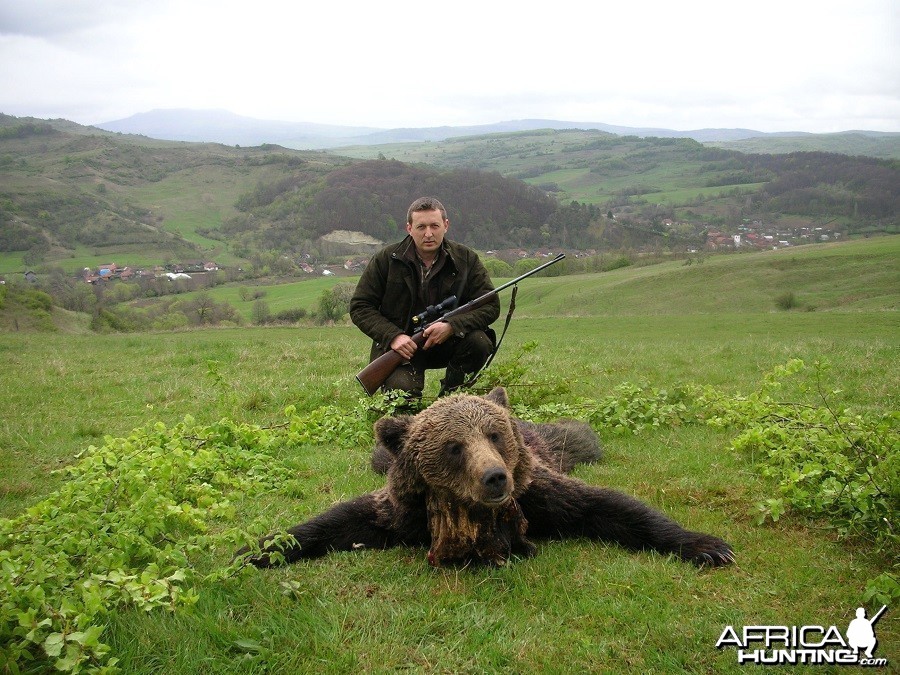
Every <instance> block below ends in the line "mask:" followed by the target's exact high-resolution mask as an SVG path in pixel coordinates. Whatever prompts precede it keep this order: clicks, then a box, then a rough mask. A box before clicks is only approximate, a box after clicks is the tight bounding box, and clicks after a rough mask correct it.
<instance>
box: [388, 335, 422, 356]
mask: <svg viewBox="0 0 900 675" xmlns="http://www.w3.org/2000/svg"><path fill="white" fill-rule="evenodd" d="M391 349H393V350H394V351H395V352H397V353H398V354H399V355H400V356H402V357H403V358H404V359H406V360H407V361H409V360H410V359H411V358H412V357H413V354H415V353H416V349H418V347H417V346H416V343H415V342H413V339H412V338H411V337H409V335H407V334H406V333H400V335H398V336H397V337H395V338H394V339H393V340H391Z"/></svg>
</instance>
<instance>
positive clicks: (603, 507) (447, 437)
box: [238, 388, 734, 567]
mask: <svg viewBox="0 0 900 675" xmlns="http://www.w3.org/2000/svg"><path fill="white" fill-rule="evenodd" d="M586 428H587V427H586V425H583V424H581V423H577V422H565V423H561V424H559V425H532V424H529V423H526V422H521V421H517V420H515V419H514V418H513V417H512V416H511V415H510V411H509V403H508V399H507V396H506V391H505V390H503V389H502V388H498V389H495V390H494V391H492V392H491V393H490V394H488V395H487V396H486V397H484V398H481V397H477V396H471V395H466V394H458V395H454V396H449V397H446V398H442V399H439V400H438V401H436V402H435V403H434V404H432V405H431V406H429V407H428V408H426V409H425V410H423V411H422V412H420V413H419V414H417V415H415V416H409V417H387V418H383V419H380V420H378V422H376V423H375V435H376V439H377V443H378V446H377V447H376V453H375V454H376V458H377V457H378V456H379V455H380V459H379V460H378V462H377V463H376V464H377V466H379V467H381V468H387V485H386V486H385V487H384V488H382V489H380V490H376V491H375V492H371V493H369V494H366V495H362V496H361V497H357V498H355V499H352V500H349V501H345V502H341V503H339V504H337V505H335V506H333V507H332V508H331V509H329V510H328V511H325V512H324V513H322V514H320V515H318V516H316V517H314V518H312V519H311V520H308V521H307V522H305V523H301V524H299V525H295V526H294V527H292V528H290V529H289V530H287V533H286V535H274V536H269V537H266V538H265V539H262V540H261V541H260V548H259V550H250V549H249V548H246V547H245V548H244V549H242V550H241V551H239V552H238V555H239V556H242V557H243V558H244V559H245V560H247V561H248V562H250V563H252V564H254V565H256V566H258V567H267V566H270V565H272V564H276V563H279V562H294V561H296V560H300V559H302V558H315V557H319V556H322V555H325V554H326V553H329V552H331V551H349V550H354V549H358V548H363V547H365V548H379V549H383V548H388V547H392V546H400V545H409V546H428V547H429V551H428V560H429V562H430V563H431V564H432V565H436V566H439V565H444V564H450V563H458V564H468V563H484V564H489V565H502V564H504V563H505V562H507V561H508V560H509V558H510V557H511V556H513V555H519V556H530V555H532V554H533V553H534V552H535V547H534V545H533V544H532V543H531V542H530V541H529V540H528V538H526V534H527V535H528V536H533V537H549V538H565V537H591V538H594V539H599V540H603V541H610V542H616V543H618V544H620V545H622V546H624V547H626V548H628V549H632V550H640V549H652V550H656V551H659V552H661V553H674V554H675V555H677V556H679V557H680V558H681V559H683V560H686V561H690V562H693V563H694V564H696V565H711V566H718V565H727V564H729V563H731V562H733V561H734V553H733V551H732V549H731V546H729V545H728V544H727V543H726V542H724V541H723V540H721V539H719V538H718V537H714V536H712V535H709V534H703V533H700V532H691V531H689V530H686V529H684V528H683V527H681V526H680V525H679V524H678V523H676V522H675V521H673V520H671V519H670V518H668V517H666V516H664V515H663V514H661V513H659V512H658V511H655V510H654V509H652V508H650V507H649V506H647V505H645V504H643V503H642V502H640V501H638V500H636V499H634V498H632V497H629V496H628V495H625V494H623V493H621V492H617V491H615V490H611V489H608V488H600V487H595V486H592V485H588V484H587V483H584V482H583V481H580V480H577V479H575V478H572V477H570V476H566V475H565V474H564V473H563V472H562V471H561V470H560V469H565V470H568V469H571V466H572V464H573V462H577V461H584V460H585V459H590V458H591V457H596V456H597V452H598V446H597V444H596V437H595V436H594V435H593V432H592V431H591V432H590V437H589V436H588V435H587V434H585V429H586ZM573 439H574V440H573ZM592 439H593V440H592ZM592 448H593V449H592Z"/></svg>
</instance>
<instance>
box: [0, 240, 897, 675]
mask: <svg viewBox="0 0 900 675" xmlns="http://www.w3.org/2000/svg"><path fill="white" fill-rule="evenodd" d="M897 246H898V241H897V238H893V239H884V240H872V241H867V242H860V243H854V244H846V245H842V246H828V247H824V246H823V247H814V248H810V249H803V250H801V249H797V250H794V251H779V252H773V253H768V254H754V255H747V256H729V257H723V258H715V259H710V260H708V261H706V262H705V263H703V264H702V265H696V264H695V265H692V266H690V267H686V266H684V265H683V264H681V263H677V264H676V263H672V264H666V265H661V266H653V267H647V268H636V269H622V270H616V271H614V272H610V273H605V274H601V275H595V276H594V275H590V276H583V277H566V276H563V277H557V278H545V279H538V278H535V279H533V280H530V281H529V282H526V284H523V286H522V289H521V292H520V293H519V298H518V300H517V302H518V304H519V309H518V310H517V318H516V319H515V320H514V322H513V326H512V328H511V331H510V335H509V336H508V338H507V342H506V343H505V344H504V347H503V350H502V351H501V353H500V354H499V355H498V357H497V363H498V365H499V366H500V367H502V366H504V364H507V365H508V364H509V362H510V361H511V360H512V359H514V358H516V357H517V356H520V355H521V354H522V353H523V352H522V349H521V348H522V346H523V345H525V344H526V343H529V342H532V341H534V342H536V343H537V346H536V347H535V348H534V350H533V351H529V352H527V353H525V354H524V356H521V358H522V363H523V364H524V365H526V366H527V369H528V370H527V372H528V376H527V377H528V378H529V379H530V380H532V381H533V382H534V383H536V384H532V385H531V387H529V389H533V388H534V387H536V386H539V385H543V384H556V385H557V386H559V387H561V389H562V390H563V391H564V392H565V393H563V394H560V396H561V397H563V399H564V401H561V402H575V401H577V400H578V399H580V398H583V397H588V398H601V397H603V396H605V395H607V394H609V393H610V392H612V391H613V390H614V389H615V388H616V387H617V386H618V385H620V384H622V383H624V382H632V383H647V384H648V385H651V386H653V387H659V388H672V387H675V386H676V385H678V384H683V383H689V382H692V383H697V384H708V385H712V386H715V387H717V388H720V389H721V390H724V391H727V392H732V393H744V394H747V393H750V392H752V391H755V390H756V389H757V388H758V387H759V385H760V382H761V380H762V378H763V376H764V374H765V373H766V372H768V371H770V370H772V369H773V368H775V367H777V366H778V365H781V364H784V363H786V362H787V361H788V360H789V359H792V358H800V359H803V360H805V361H806V362H808V363H812V362H813V361H814V360H819V359H821V360H827V361H829V362H830V363H831V370H830V372H829V373H828V374H827V378H828V381H827V382H826V383H825V385H826V389H827V390H829V391H831V390H839V391H838V392H836V393H833V394H830V397H831V404H832V405H834V406H836V407H845V406H846V407H850V408H853V409H855V410H861V411H876V412H888V411H896V410H898V408H900V405H898V403H900V400H898V396H900V365H898V364H900V331H898V328H900V320H898V316H897V300H898V294H900V283H898V278H897V272H896V265H895V264H893V265H892V264H891V262H892V261H896V259H897ZM531 281H533V282H534V283H531ZM305 283H309V284H311V285H312V284H313V283H314V282H305ZM296 286H297V288H295V289H290V290H291V292H292V293H300V292H301V290H302V287H303V284H298V285H296ZM781 289H786V290H793V291H794V292H796V293H797V295H798V297H799V298H800V301H801V308H800V310H799V311H798V310H794V311H777V310H776V308H775V306H774V304H773V292H775V291H780V290H781ZM216 290H217V291H218V290H219V289H216ZM285 290H287V289H285ZM319 290H321V289H319ZM270 293H271V297H270V299H271V301H272V302H273V304H274V303H275V300H276V296H275V290H274V289H272V290H270ZM813 306H815V307H814V309H815V311H803V310H804V309H813ZM0 352H2V358H3V360H4V364H5V365H4V368H2V369H0V448H2V455H0V457H2V459H0V515H4V516H7V517H10V516H13V515H15V514H17V513H19V512H21V511H22V510H23V509H25V508H26V507H27V506H29V505H31V504H34V503H36V502H37V501H39V500H40V499H41V498H43V497H45V496H47V495H50V494H52V493H53V491H54V490H56V489H58V488H59V487H60V486H61V484H62V478H61V477H60V476H59V475H58V474H55V473H52V471H53V469H57V468H60V467H63V466H66V465H69V464H70V463H72V462H73V458H74V456H75V454H76V453H78V452H79V451H80V450H82V449H84V448H86V447H87V446H88V445H102V444H103V443H104V437H105V436H126V435H128V434H129V433H130V432H131V430H133V429H135V428H136V427H144V426H147V425H152V424H153V423H155V422H157V421H160V422H163V423H165V424H167V425H173V424H175V423H177V422H178V421H179V420H181V419H182V418H183V417H184V416H185V415H186V414H190V415H191V416H192V417H194V418H195V419H196V420H197V422H198V423H200V424H213V423H215V422H216V421H217V420H220V419H222V418H229V419H234V420H238V421H246V422H251V423H255V424H260V425H278V424H281V423H283V422H284V421H285V415H284V412H283V410H284V408H285V407H286V406H289V405H292V406H296V408H297V409H298V410H313V409H315V408H318V407H320V406H323V405H326V404H328V405H335V406H338V407H339V408H345V409H346V410H348V411H352V410H358V401H359V398H360V396H361V390H360V389H359V388H358V385H357V383H356V382H355V381H354V379H353V375H354V374H355V373H356V372H357V371H358V370H359V368H361V367H362V366H363V365H364V359H365V355H366V354H367V353H368V341H367V339H366V338H365V337H364V336H362V335H361V334H360V333H359V332H358V331H357V330H356V329H355V328H353V327H352V326H349V325H341V326H334V327H295V328H241V329H222V330H204V331H187V332H177V333H151V334H140V335H117V334H112V335H62V334H40V335H38V334H12V333H6V334H2V335H0ZM808 384H810V383H809V381H802V380H800V381H796V382H789V383H788V384H787V385H786V386H785V388H784V389H783V390H782V391H781V392H780V393H781V395H782V396H783V397H784V398H785V400H790V401H797V402H801V403H810V404H816V402H817V401H818V395H817V394H816V392H815V389H814V387H813V388H811V389H810V388H808V387H806V386H805V385H808ZM435 390H436V385H435V383H434V382H431V383H430V385H429V392H428V393H430V394H433V393H434V391H435ZM510 395H511V398H512V399H513V402H515V401H516V399H517V398H519V399H521V398H523V397H525V396H527V392H526V391H523V390H522V389H519V388H518V387H516V386H512V387H510ZM598 431H599V433H600V435H601V437H602V439H603V443H604V446H605V458H604V460H603V461H602V462H600V463H599V464H597V465H594V466H589V467H580V468H579V469H578V470H577V472H576V475H578V476H579V477H580V478H582V479H584V480H586V481H588V482H590V483H594V484H602V485H611V486H614V487H616V488H618V489H621V490H623V491H625V492H627V493H629V494H633V495H635V496H637V497H639V498H641V499H643V500H646V501H648V502H650V503H652V504H654V505H655V506H657V507H658V508H660V509H662V510H664V511H666V512H667V513H669V514H670V515H672V516H673V517H675V518H676V519H678V520H679V521H680V522H682V523H683V524H685V525H686V526H687V527H689V528H692V529H698V530H704V531H708V532H712V533H715V534H718V535H720V536H722V537H723V538H725V539H727V540H728V541H729V542H731V543H732V544H733V545H734V548H735V551H736V553H737V564H736V565H734V566H732V567H730V568H725V569H717V570H698V569H695V568H693V567H690V566H688V565H685V564H683V563H681V562H678V561H677V560H674V559H670V558H668V557H665V556H660V555H657V554H652V553H640V554H634V553H629V552H626V551H624V550H622V549H620V548H618V547H615V546H606V545H601V544H597V543H593V542H588V541H569V542H539V551H538V555H537V556H536V557H535V558H533V559H530V560H524V561H516V562H515V563H513V564H511V565H509V566H507V567H505V568H502V569H499V570H452V569H440V570H435V569H432V568H430V567H429V566H428V565H427V563H426V561H425V551H424V550H419V549H397V550H391V551H386V552H380V551H359V552H355V553H352V554H336V555H332V556H330V557H328V558H325V559H322V560H317V561H311V562H304V563H300V564H297V565H293V566H289V567H286V568H282V569H276V570H270V571H264V572H252V573H250V574H249V575H246V576H239V577H237V578H235V579H231V580H228V581H221V580H219V581H215V582H213V581H203V575H204V574H205V573H207V572H209V571H211V570H215V569H217V568H219V567H221V566H222V565H224V564H225V563H227V561H228V559H229V556H230V553H231V551H230V550H225V549H217V550H213V551H209V552H207V553H206V554H204V555H203V556H201V557H200V558H199V559H198V560H197V561H196V562H195V565H196V567H197V569H196V571H197V572H199V576H198V580H197V581H196V590H197V591H198V592H199V596H200V597H199V601H198V602H197V604H196V605H195V606H194V607H193V608H191V609H189V610H179V611H177V612H175V613H171V612H166V611H164V610H154V611H152V612H145V611H143V610H141V609H137V608H133V609H121V610H116V611H114V612H113V613H112V614H111V615H110V617H109V621H108V624H107V627H106V629H105V631H104V633H103V640H104V641H105V642H108V643H109V644H110V645H111V646H112V650H113V654H114V655H115V656H116V657H117V658H118V659H119V666H120V667H121V668H122V671H123V672H126V673H195V672H201V671H202V672H209V673H262V672H278V673H288V672H290V673H295V672H317V673H318V672H335V673H337V672H348V671H361V672H388V671H396V670H408V671H412V672H454V673H458V672H471V673H475V672H478V673H481V672H496V673H523V672H539V671H546V672H566V673H568V672H572V673H576V672H577V673H580V672H610V673H611V672H629V673H654V672H657V673H719V672H733V673H738V672H745V671H746V670H747V666H739V665H738V664H737V662H736V656H735V652H734V650H733V649H724V650H717V649H716V648H715V643H716V641H717V639H718V638H719V635H720V634H721V632H722V630H723V628H724V627H725V626H727V625H733V626H735V627H736V628H738V629H739V628H740V627H741V626H749V625H788V626H791V625H798V626H800V625H805V624H815V625H823V626H830V625H832V624H833V625H836V626H837V627H838V628H839V629H840V630H841V631H843V630H845V629H846V626H847V624H848V623H849V621H850V619H852V618H853V615H854V611H855V608H856V607H857V606H859V605H860V603H861V602H862V599H861V598H862V592H863V588H864V586H865V582H866V580H867V579H870V578H872V577H873V576H875V575H877V574H878V573H880V572H881V571H883V570H885V569H886V568H887V567H888V566H889V565H890V563H891V562H892V561H889V560H885V559H884V558H883V557H881V556H879V555H877V554H875V553H874V552H872V551H871V550H870V549H869V548H868V547H867V546H866V545H865V544H863V543H862V542H853V541H849V542H848V541H843V540H838V539H837V538H836V537H835V536H834V535H833V534H832V533H831V532H830V531H829V530H828V529H827V528H825V527H824V526H823V523H820V522H817V521H808V520H805V519H803V518H802V517H800V516H797V515H791V514H788V515H786V516H784V517H782V518H781V519H780V520H779V521H778V522H777V523H772V522H768V523H767V524H765V525H758V524H756V522H755V520H754V517H753V513H754V504H755V503H756V502H758V501H760V500H761V499H764V498H765V497H767V496H769V495H770V494H771V493H772V485H771V484H770V483H769V482H768V481H767V480H766V479H765V478H763V477H761V476H760V474H759V473H758V472H757V471H756V469H755V468H754V466H753V464H752V462H751V460H750V458H749V457H746V456H744V455H742V454H741V453H738V452H736V451H735V450H733V449H732V447H731V441H732V439H733V436H734V431H733V430H721V429H715V428H711V427H708V426H704V425H700V424H684V425H681V426H663V427H660V428H658V429H647V430H643V431H641V432H639V433H637V434H621V433H616V432H614V431H612V430H610V429H603V428H601V429H598ZM370 450H371V440H365V441H363V442H360V443H356V444H350V445H344V444H341V445H329V444H324V445H318V444H298V445H296V446H295V447H291V448H287V449H285V450H284V454H285V457H284V459H286V460H288V461H290V462H291V464H292V466H294V467H296V471H297V477H296V482H297V485H295V486H294V487H293V488H292V489H291V490H290V491H289V493H288V494H277V493H276V494H269V495H265V496H263V497H261V498H253V499H246V500H243V501H240V502H238V503H237V504H236V505H235V506H236V509H237V519H238V521H239V522H245V523H253V524H254V525H255V526H256V527H260V528H263V529H262V532H265V531H269V530H273V529H276V528H280V527H283V526H286V525H290V524H293V523H296V522H299V521H300V520H302V519H304V518H306V517H309V516H310V515H312V514H315V513H317V512H319V511H321V510H322V509H324V508H326V507H328V506H329V505H331V504H333V503H334V502H336V501H339V500H342V499H345V498H347V497H350V496H353V495H356V494H360V493H362V492H364V491H368V490H371V489H374V488H376V487H378V486H380V485H381V484H382V482H383V479H382V478H381V477H379V476H377V475H375V474H374V473H372V472H371V471H370V470H369V469H368V456H369V452H370ZM895 450H896V449H895ZM872 609H873V608H871V607H870V610H872ZM874 609H877V607H876V608H874ZM894 609H895V608H890V609H889V611H888V612H887V614H885V615H884V617H883V618H882V619H881V621H880V622H879V623H878V630H877V633H878V637H879V648H878V651H877V652H876V655H877V656H879V657H884V658H887V659H888V660H889V663H890V666H889V668H888V669H887V670H890V668H894V667H896V664H897V663H900V649H898V646H900V621H898V620H897V618H896V615H895V611H894ZM887 670H884V671H883V672H887ZM820 671H821V672H843V669H841V668H840V667H837V666H832V667H827V666H826V667H820V668H817V669H816V672H820Z"/></svg>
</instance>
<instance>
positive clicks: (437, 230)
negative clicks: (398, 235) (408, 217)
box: [406, 210, 450, 258]
mask: <svg viewBox="0 0 900 675" xmlns="http://www.w3.org/2000/svg"><path fill="white" fill-rule="evenodd" d="M448 227H450V221H449V220H444V218H443V216H442V215H441V212H440V210H434V211H413V214H412V222H411V223H407V225H406V231H407V232H408V233H409V236H411V237H412V238H413V242H415V244H416V250H417V251H418V252H419V255H420V256H424V257H427V258H430V257H431V256H433V255H435V254H436V253H437V250H438V249H439V248H440V247H441V244H442V243H443V241H444V235H445V234H447V228H448Z"/></svg>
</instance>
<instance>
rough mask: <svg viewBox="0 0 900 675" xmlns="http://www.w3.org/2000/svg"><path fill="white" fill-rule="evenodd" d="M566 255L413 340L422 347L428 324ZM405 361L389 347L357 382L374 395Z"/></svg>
mask: <svg viewBox="0 0 900 675" xmlns="http://www.w3.org/2000/svg"><path fill="white" fill-rule="evenodd" d="M565 257H566V256H565V254H563V253H560V254H559V255H558V256H556V257H555V258H554V259H553V260H551V261H550V262H546V263H544V264H543V265H539V266H538V267H535V268H534V269H533V270H531V271H530V272H526V273H525V274H523V275H522V276H519V277H516V278H515V279H513V280H512V281H507V282H506V283H505V284H503V285H502V286H498V287H497V288H495V289H494V290H492V291H488V292H487V293H485V294H484V295H481V296H479V297H477V298H475V299H474V300H470V301H469V302H467V303H466V304H464V305H462V306H460V307H457V308H456V309H452V310H450V311H449V312H445V313H444V314H443V315H442V316H440V317H439V318H437V319H435V320H434V321H430V322H429V323H427V324H426V325H424V326H422V327H421V328H420V329H418V330H416V332H415V333H413V334H412V335H411V337H412V339H413V341H414V342H415V343H416V347H418V348H419V349H421V348H422V345H424V344H425V337H424V336H423V335H422V331H423V330H424V329H425V328H427V327H428V326H430V325H431V324H433V323H437V322H438V321H444V320H445V319H450V318H452V317H454V316H457V315H459V314H463V313H464V312H470V311H472V310H473V309H477V308H478V307H481V306H482V305H483V304H484V303H486V302H488V301H489V300H491V299H492V298H494V297H495V296H496V295H498V294H499V293H500V291H502V290H503V289H505V288H509V287H510V286H514V285H516V284H517V283H519V282H520V281H522V279H525V278H526V277H530V276H531V275H532V274H537V273H538V272H540V271H541V270H542V269H544V268H546V267H550V265H553V264H554V263H558V262H559V261H560V260H562V259H563V258H565ZM405 361H406V359H404V358H403V357H402V356H400V354H398V353H397V352H395V351H394V350H393V349H389V350H388V351H386V352H385V353H384V354H382V355H381V356H379V357H378V358H377V359H375V360H374V361H372V362H371V363H370V364H369V365H367V366H366V367H365V368H363V369H362V370H361V371H359V372H358V373H357V374H356V380H357V382H359V383H360V384H361V385H362V388H363V389H365V391H366V393H367V394H368V395H369V396H372V395H373V394H375V392H376V391H378V389H379V387H381V385H383V384H384V382H385V380H387V379H388V377H390V375H391V373H393V372H394V371H395V370H396V369H397V367H398V366H399V365H400V364H402V363H404V362H405Z"/></svg>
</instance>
